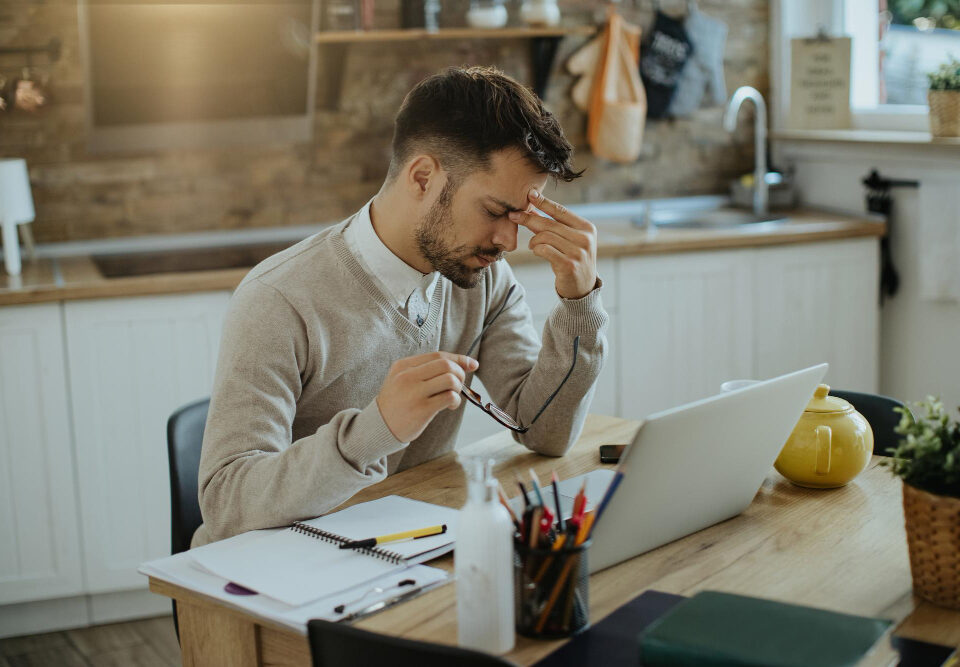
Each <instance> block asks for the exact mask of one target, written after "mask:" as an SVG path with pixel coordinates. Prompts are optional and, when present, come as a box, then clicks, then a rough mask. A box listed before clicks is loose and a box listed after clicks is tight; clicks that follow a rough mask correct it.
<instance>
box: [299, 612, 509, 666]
mask: <svg viewBox="0 0 960 667" xmlns="http://www.w3.org/2000/svg"><path fill="white" fill-rule="evenodd" d="M307 630H308V632H309V635H310V655H311V656H312V657H313V667H353V666H354V665H390V667H449V665H457V667H513V663H512V662H509V661H507V660H504V659H503V658H498V657H497V656H494V655H488V654H486V653H481V652H480V651H471V650H468V649H464V648H459V647H457V646H444V645H440V644H430V643H428V642H418V641H413V640H412V639H401V638H399V637H390V636H387V635H380V634H377V633H375V632H367V631H366V630H361V629H360V628H354V627H351V626H349V625H346V624H343V623H331V622H329V621H322V620H320V619H313V620H312V621H309V622H308V623H307Z"/></svg>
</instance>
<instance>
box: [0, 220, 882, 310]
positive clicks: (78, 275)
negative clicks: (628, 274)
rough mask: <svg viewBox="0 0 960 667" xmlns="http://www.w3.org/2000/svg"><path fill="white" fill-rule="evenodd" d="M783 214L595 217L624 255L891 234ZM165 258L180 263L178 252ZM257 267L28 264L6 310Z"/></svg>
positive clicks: (609, 244) (225, 285) (196, 281)
mask: <svg viewBox="0 0 960 667" xmlns="http://www.w3.org/2000/svg"><path fill="white" fill-rule="evenodd" d="M783 215H784V216H785V217H786V218H787V220H786V221H785V222H777V223H756V224H748V225H740V226H738V227H724V228H717V229H665V228H662V227H661V228H652V229H651V230H649V231H648V230H644V229H639V228H637V227H634V226H633V225H631V223H630V221H629V219H626V218H619V219H617V218H611V219H605V220H595V223H596V225H597V230H598V234H597V236H598V247H597V255H598V256H599V257H620V256H625V255H651V254H665V253H679V252H693V251H710V250H721V249H733V248H749V247H758V246H774V245H787V244H794V243H815V242H821V241H835V240H841V239H852V238H862V237H877V238H879V237H881V236H883V235H884V233H885V232H886V226H885V224H884V223H883V222H878V221H877V220H876V219H871V218H869V217H866V216H850V215H841V214H834V213H824V212H818V211H810V210H794V211H787V212H783ZM318 229H319V228H318ZM522 231H524V232H525V230H522ZM528 238H529V234H527V235H526V236H524V235H523V234H521V237H520V240H519V244H518V245H519V247H518V249H517V250H516V251H515V252H512V253H509V254H508V255H507V261H509V262H510V263H511V264H513V265H519V264H525V263H529V262H534V261H541V260H539V258H537V257H536V256H535V255H533V253H531V252H530V251H529V250H527V249H526V241H527V239H528ZM291 245H292V243H291ZM214 250H215V249H214ZM223 252H230V250H228V249H224V250H223ZM165 254H167V255H169V256H170V257H171V258H173V257H175V256H176V254H177V253H176V252H168V253H165ZM144 256H145V255H144ZM136 257H137V254H131V255H129V256H127V257H124V258H123V259H125V260H128V261H130V260H131V259H132V260H133V261H136ZM252 266H253V263H251V264H250V265H249V266H243V267H242V268H229V269H215V270H200V271H198V270H179V269H174V270H171V269H169V268H168V269H166V270H162V271H159V272H156V273H149V274H145V275H136V276H124V277H106V276H104V274H103V272H102V271H101V269H100V268H99V266H98V264H97V263H96V262H95V261H94V258H93V257H92V256H91V255H77V256H66V257H47V258H39V259H35V260H30V261H26V260H25V261H24V263H23V273H22V275H20V276H8V275H6V274H4V273H2V270H0V306H4V305H15V304H30V303H42V302H50V301H69V300H75V299H99V298H108V297H128V296H143V295H155V294H173V293H185V292H204V291H212V290H232V289H234V288H235V287H236V286H237V285H238V284H239V283H240V281H241V280H242V279H243V277H244V276H245V275H246V274H247V272H248V271H249V270H250V268H251V267H252Z"/></svg>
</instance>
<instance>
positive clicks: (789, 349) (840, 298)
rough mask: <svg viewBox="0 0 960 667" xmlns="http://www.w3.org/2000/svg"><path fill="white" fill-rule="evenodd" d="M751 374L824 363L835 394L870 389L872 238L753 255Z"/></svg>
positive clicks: (874, 311) (874, 346) (873, 367)
mask: <svg viewBox="0 0 960 667" xmlns="http://www.w3.org/2000/svg"><path fill="white" fill-rule="evenodd" d="M753 266H754V275H753V290H754V303H755V308H754V322H755V330H756V369H755V372H754V376H755V377H757V378H769V377H773V376H776V375H780V374H782V373H787V372H789V371H794V370H797V369H799V368H804V367H806V366H811V365H813V364H817V363H820V362H823V361H826V362H828V363H829V364H830V370H829V371H828V372H827V376H826V379H825V382H827V383H828V384H831V385H833V386H835V387H837V388H838V389H852V390H856V391H866V392H875V391H876V390H877V366H878V346H879V342H878V336H879V333H878V330H879V327H878V322H879V306H878V303H879V293H878V283H877V276H878V275H879V273H878V271H879V268H878V243H877V241H876V239H864V240H855V241H839V242H836V243H817V244H809V245H796V246H787V247H782V248H771V249H769V250H761V251H757V253H756V259H755V262H754V265H753Z"/></svg>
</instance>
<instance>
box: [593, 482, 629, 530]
mask: <svg viewBox="0 0 960 667" xmlns="http://www.w3.org/2000/svg"><path fill="white" fill-rule="evenodd" d="M622 479H623V472H621V471H619V470H618V471H617V474H616V475H614V476H613V481H612V482H610V486H608V487H607V492H606V493H604V494H603V500H601V501H600V506H599V507H597V516H596V518H595V519H594V520H593V522H594V523H596V522H597V520H598V519H599V518H600V516H601V515H602V514H603V510H605V509H607V503H609V502H610V499H611V498H612V497H613V492H614V491H616V490H617V487H618V486H620V480H622Z"/></svg>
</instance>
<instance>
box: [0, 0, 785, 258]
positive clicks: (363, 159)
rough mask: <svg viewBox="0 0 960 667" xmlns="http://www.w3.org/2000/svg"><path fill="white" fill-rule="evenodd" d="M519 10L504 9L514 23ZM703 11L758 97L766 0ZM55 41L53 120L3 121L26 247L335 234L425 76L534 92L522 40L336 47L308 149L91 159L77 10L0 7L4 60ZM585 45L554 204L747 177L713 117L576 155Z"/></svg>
mask: <svg viewBox="0 0 960 667" xmlns="http://www.w3.org/2000/svg"><path fill="white" fill-rule="evenodd" d="M398 4H399V2H398V0H386V1H385V0H381V1H380V2H378V4H377V20H378V24H379V25H380V26H381V27H393V25H391V24H394V25H395V23H396V19H395V18H394V17H395V16H396V15H397V11H396V7H397V5H398ZM462 4H463V3H461V5H462ZM517 4H518V2H517V0H512V1H511V2H510V3H509V4H508V6H509V8H510V10H511V20H514V17H515V16H516V14H517ZM602 4H603V3H600V2H590V1H587V0H566V1H565V2H564V1H561V7H562V9H563V11H564V13H565V16H566V17H567V18H568V19H573V20H576V21H578V22H580V21H582V22H586V21H589V20H590V18H591V16H593V15H594V14H595V13H600V14H601V15H602ZM622 4H623V5H624V8H623V12H624V14H625V15H626V16H627V17H628V19H630V20H633V21H635V22H638V23H639V24H640V25H643V26H647V25H649V23H650V19H651V7H652V2H651V0H639V1H637V0H634V2H632V3H631V2H630V1H629V0H625V2H623V3H622ZM699 4H700V7H701V10H703V11H704V12H706V13H708V14H710V15H712V16H715V17H717V18H720V19H721V20H723V21H725V22H726V23H727V24H728V25H729V27H730V33H729V37H728V42H727V53H726V62H725V67H726V80H727V86H728V89H729V90H730V91H732V90H733V89H734V88H736V87H737V86H739V85H744V84H749V85H753V86H755V87H758V88H759V89H760V90H761V91H763V92H766V91H767V74H768V72H767V60H768V39H769V35H768V28H767V25H768V2H767V0H701V1H700V3H699ZM449 13H450V14H454V13H455V12H449ZM51 37H59V38H60V39H61V40H62V42H63V54H62V56H61V58H60V60H59V61H57V62H56V63H55V64H53V65H52V66H50V67H48V68H40V70H38V72H40V73H41V76H43V75H46V76H49V86H48V88H49V92H50V97H51V103H50V104H49V106H48V107H47V108H45V109H44V110H42V111H41V112H40V113H37V114H33V115H30V114H25V113H24V112H19V111H18V112H13V113H11V112H0V157H24V158H26V159H27V162H28V164H29V166H30V174H31V179H32V183H33V189H34V199H35V203H36V210H37V220H36V222H35V224H34V233H35V236H36V238H37V240H38V241H40V242H53V241H68V240H79V239H93V238H105V237H121V236H134V235H144V234H168V233H182V232H189V231H199V230H210V229H235V228H245V227H267V226H281V225H296V224H304V223H313V222H325V221H332V220H339V219H341V218H343V217H345V216H346V215H348V214H349V213H351V212H352V211H354V210H355V209H357V208H358V207H359V206H360V205H362V204H363V203H364V202H365V201H366V200H367V199H368V198H369V197H370V196H372V195H373V194H374V193H375V192H376V191H377V189H378V188H379V186H380V184H381V182H382V179H383V176H384V174H385V171H386V166H387V162H388V159H389V142H390V136H391V132H392V118H393V114H394V113H395V111H396V109H397V107H398V106H399V103H400V101H401V99H402V97H403V95H404V94H405V93H406V92H407V91H408V90H409V89H410V88H411V87H412V86H413V85H414V84H415V83H416V82H417V81H418V80H420V79H421V78H422V77H423V76H425V75H427V74H429V73H432V72H434V71H436V70H438V69H440V68H442V67H444V66H446V65H451V64H497V65H499V66H500V67H502V68H503V69H504V70H505V71H506V72H508V73H509V74H511V75H513V76H515V77H517V78H520V79H521V80H524V81H527V82H529V81H530V65H529V62H528V58H527V54H528V44H527V43H526V42H524V41H523V40H475V41H471V42H465V43H447V42H442V41H435V42H429V43H379V44H366V45H364V44H356V45H351V46H349V47H347V48H346V49H345V59H344V62H343V67H344V75H343V82H344V83H343V89H342V94H341V97H340V99H339V102H338V103H337V104H336V105H335V106H334V108H332V109H327V108H323V107H324V105H318V108H317V112H316V118H315V134H314V140H313V142H312V143H309V144H295V145H273V146H258V147H245V148H223V149H204V150H177V151H151V152H140V153H132V154H123V155H102V154H96V155H93V154H90V153H89V152H88V151H87V149H86V136H85V127H84V88H85V80H84V74H83V67H82V63H81V60H80V46H79V44H80V35H79V26H78V21H77V1H76V0H3V2H0V46H22V45H32V44H46V43H47V41H48V40H49V39H50V38H51ZM583 41H584V40H583V38H574V37H568V38H566V39H565V40H564V42H563V44H562V45H561V48H560V52H559V54H558V57H557V61H556V63H555V65H554V74H553V77H552V79H551V83H550V87H549V90H548V92H547V100H546V101H547V103H548V106H550V108H551V109H552V110H553V111H554V112H555V113H556V114H557V115H558V117H559V118H560V121H561V124H562V125H563V127H564V129H565V131H566V132H567V135H568V136H569V137H570V139H571V141H572V142H573V143H574V145H575V146H576V147H577V155H576V165H577V167H579V168H582V167H586V168H587V172H586V174H585V175H584V177H583V178H581V179H580V180H578V181H576V182H574V183H572V184H568V185H561V186H559V188H558V189H557V190H556V191H555V196H556V198H557V199H559V200H561V201H563V202H566V203H575V202H583V201H600V200H616V199H628V198H634V197H638V196H644V197H651V196H675V195H682V194H693V193H709V192H723V191H725V189H726V184H727V182H728V181H729V179H730V178H732V177H733V176H734V175H736V174H739V173H742V172H746V171H749V170H750V169H751V168H752V149H751V142H750V135H749V130H748V128H747V127H746V126H747V123H741V129H740V133H739V134H738V136H737V137H735V138H731V137H730V136H728V135H727V134H726V133H725V132H724V131H723V129H722V128H721V123H720V121H721V115H722V109H721V108H705V109H702V110H701V111H699V112H698V113H697V114H695V115H694V116H692V117H690V118H685V119H678V120H672V121H649V122H648V124H647V129H646V134H645V139H644V144H645V145H644V151H643V156H642V157H641V159H640V160H639V161H638V162H637V163H636V164H633V165H628V166H619V165H613V164H610V163H605V162H604V161H602V160H599V159H595V158H594V157H593V156H592V155H590V153H589V150H588V149H587V148H586V143H585V130H586V119H585V117H584V115H583V114H581V113H580V112H579V111H578V110H576V109H575V108H574V107H573V104H572V102H571V101H570V98H569V90H570V87H571V85H572V83H573V81H572V79H571V78H570V76H569V75H567V74H566V72H565V70H564V68H563V63H564V61H565V59H566V58H567V56H569V55H570V53H572V52H573V51H574V50H575V49H576V48H577V47H578V46H579V45H580V44H581V43H582V42H583ZM36 62H37V63H38V64H39V63H42V62H45V60H44V59H43V58H37V59H36ZM22 63H23V61H22V59H21V58H18V57H14V56H0V73H2V74H5V75H6V76H8V77H9V76H11V75H16V74H17V72H18V70H19V67H20V65H22ZM320 69H321V74H320V76H321V77H322V76H325V73H324V71H323V70H324V67H321V68H320ZM319 88H320V89H322V86H320V87H319Z"/></svg>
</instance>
